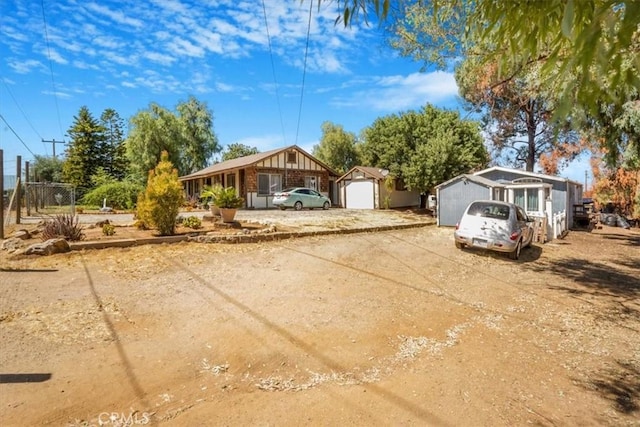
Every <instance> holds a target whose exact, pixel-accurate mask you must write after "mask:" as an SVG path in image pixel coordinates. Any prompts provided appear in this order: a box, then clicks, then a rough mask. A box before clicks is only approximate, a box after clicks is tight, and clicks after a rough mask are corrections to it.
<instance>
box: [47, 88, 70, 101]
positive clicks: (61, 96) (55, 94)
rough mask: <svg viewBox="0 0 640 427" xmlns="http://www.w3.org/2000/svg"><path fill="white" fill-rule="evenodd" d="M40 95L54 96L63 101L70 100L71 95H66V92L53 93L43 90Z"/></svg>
mask: <svg viewBox="0 0 640 427" xmlns="http://www.w3.org/2000/svg"><path fill="white" fill-rule="evenodd" d="M42 94H43V95H54V96H56V97H58V98H63V99H69V98H71V95H69V94H68V93H66V92H60V91H55V92H54V91H50V90H43V91H42Z"/></svg>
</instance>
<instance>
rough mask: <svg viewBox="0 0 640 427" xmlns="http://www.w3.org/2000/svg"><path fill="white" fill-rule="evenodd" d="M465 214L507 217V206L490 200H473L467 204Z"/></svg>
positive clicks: (498, 217)
mask: <svg viewBox="0 0 640 427" xmlns="http://www.w3.org/2000/svg"><path fill="white" fill-rule="evenodd" d="M467 214H468V215H474V216H481V217H484V218H496V219H508V218H509V206H505V205H499V204H495V203H490V202H474V203H472V204H471V206H469V210H468V211H467Z"/></svg>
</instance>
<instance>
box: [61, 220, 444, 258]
mask: <svg viewBox="0 0 640 427" xmlns="http://www.w3.org/2000/svg"><path fill="white" fill-rule="evenodd" d="M432 225H435V222H414V223H408V224H395V225H382V226H375V227H359V228H346V229H335V230H315V231H292V232H278V231H276V232H273V233H255V234H232V235H219V234H209V235H207V234H198V233H193V234H185V235H180V236H159V237H149V238H144V239H119V240H104V241H89V242H70V243H69V248H70V249H71V250H72V251H81V250H85V249H106V248H112V247H114V248H125V247H131V246H140V245H150V244H162V243H178V242H195V243H230V244H237V243H259V242H269V241H276V240H285V239H293V238H300V237H310V236H328V235H335V234H354V233H368V232H377V231H390V230H403V229H407V228H420V227H427V226H432Z"/></svg>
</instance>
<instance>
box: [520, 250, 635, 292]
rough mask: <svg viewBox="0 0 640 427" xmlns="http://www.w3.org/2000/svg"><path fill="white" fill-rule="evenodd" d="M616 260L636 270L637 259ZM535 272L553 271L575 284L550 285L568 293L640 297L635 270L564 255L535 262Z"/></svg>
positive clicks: (533, 266)
mask: <svg viewBox="0 0 640 427" xmlns="http://www.w3.org/2000/svg"><path fill="white" fill-rule="evenodd" d="M617 264H619V265H621V266H625V267H631V268H632V269H636V272H637V271H638V270H639V268H638V267H639V266H638V262H637V261H634V260H630V259H625V260H620V261H619V262H617ZM531 269H532V270H533V271H536V272H541V273H542V272H544V273H553V274H556V275H558V276H559V277H561V278H563V279H569V280H572V281H573V282H575V284H576V285H578V286H561V285H550V288H551V289H559V290H565V291H567V292H569V293H574V294H575V293H588V294H591V295H601V296H618V297H624V298H629V299H633V298H638V297H640V277H638V275H637V274H633V273H627V272H625V271H621V270H620V269H619V268H616V267H612V266H609V265H605V264H599V263H594V262H591V261H588V260H585V259H581V258H566V259H560V260H554V261H552V262H546V263H543V264H534V265H532V266H531Z"/></svg>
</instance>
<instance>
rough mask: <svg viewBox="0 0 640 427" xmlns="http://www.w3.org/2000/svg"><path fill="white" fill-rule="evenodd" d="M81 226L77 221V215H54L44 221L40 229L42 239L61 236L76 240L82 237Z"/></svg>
mask: <svg viewBox="0 0 640 427" xmlns="http://www.w3.org/2000/svg"><path fill="white" fill-rule="evenodd" d="M82 230H83V227H82V226H81V225H80V224H79V222H78V217H77V216H73V215H70V214H60V215H56V216H55V217H53V218H52V219H49V220H47V221H45V223H44V227H43V229H42V240H43V241H45V240H49V239H55V238H59V237H62V238H64V239H66V240H69V241H72V242H73V241H78V240H82V239H83V238H84V233H83V232H82Z"/></svg>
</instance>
